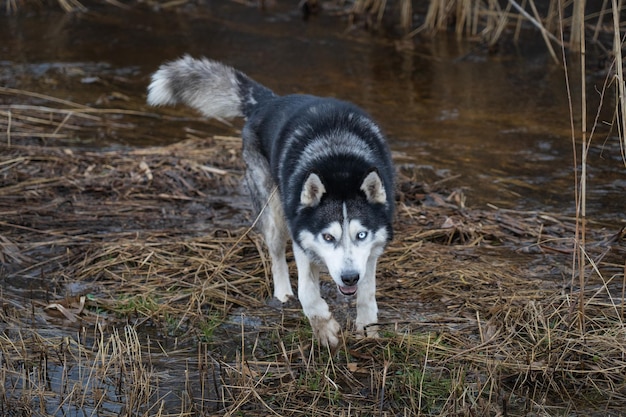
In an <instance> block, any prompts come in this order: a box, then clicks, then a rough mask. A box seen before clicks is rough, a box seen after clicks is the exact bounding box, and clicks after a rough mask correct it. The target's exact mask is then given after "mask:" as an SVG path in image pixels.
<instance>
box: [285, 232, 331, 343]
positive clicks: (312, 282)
mask: <svg viewBox="0 0 626 417" xmlns="http://www.w3.org/2000/svg"><path fill="white" fill-rule="evenodd" d="M293 254H294V257H295V260H296V265H297V266H298V298H299V299H300V304H302V310H303V311H304V315H305V316H307V318H308V319H309V322H310V323H311V328H312V329H313V334H314V335H315V337H316V338H317V340H319V341H320V343H321V344H322V345H324V346H328V347H329V348H331V349H335V348H336V347H337V345H339V331H340V330H341V326H339V323H337V321H336V320H335V319H334V318H333V316H332V314H331V313H330V309H329V308H328V304H327V303H326V301H324V299H323V298H322V296H321V294H320V282H319V266H317V265H316V264H314V263H313V262H311V261H310V259H309V257H308V256H307V255H306V253H305V252H304V251H303V250H302V249H301V248H300V247H299V246H298V245H297V244H296V243H294V245H293Z"/></svg>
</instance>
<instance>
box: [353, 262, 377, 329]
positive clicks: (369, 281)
mask: <svg viewBox="0 0 626 417" xmlns="http://www.w3.org/2000/svg"><path fill="white" fill-rule="evenodd" d="M376 261H377V258H370V259H369V260H368V262H367V269H366V271H365V276H364V277H363V279H362V281H361V282H360V283H359V290H358V291H357V293H356V331H357V334H359V335H361V336H365V335H367V337H378V326H373V324H375V323H376V322H377V321H378V305H377V304H376ZM366 326H367V327H366Z"/></svg>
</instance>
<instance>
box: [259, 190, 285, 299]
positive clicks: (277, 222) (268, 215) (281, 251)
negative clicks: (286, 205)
mask: <svg viewBox="0 0 626 417" xmlns="http://www.w3.org/2000/svg"><path fill="white" fill-rule="evenodd" d="M260 220H261V231H262V233H263V238H264V239H265V244H266V245H267V248H268V250H269V252H270V257H271V258H272V278H273V281H274V297H276V298H278V299H279V300H280V301H282V302H283V303H284V302H286V301H288V300H289V298H292V297H293V289H292V288H291V282H290V281H289V268H288V267H287V259H286V257H285V250H286V248H287V239H288V236H289V233H288V230H287V225H286V224H285V217H284V215H283V207H282V206H281V203H280V198H279V195H278V191H275V192H273V193H271V195H270V197H269V202H268V204H267V206H266V207H265V210H264V211H263V213H261V218H260Z"/></svg>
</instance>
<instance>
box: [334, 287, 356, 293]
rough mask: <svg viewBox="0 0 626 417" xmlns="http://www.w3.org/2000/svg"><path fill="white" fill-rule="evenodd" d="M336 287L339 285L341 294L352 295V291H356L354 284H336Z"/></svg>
mask: <svg viewBox="0 0 626 417" xmlns="http://www.w3.org/2000/svg"><path fill="white" fill-rule="evenodd" d="M337 287H339V291H340V292H341V293H342V294H343V295H354V293H356V288H357V286H356V285H353V286H351V287H342V286H341V285H338V286H337Z"/></svg>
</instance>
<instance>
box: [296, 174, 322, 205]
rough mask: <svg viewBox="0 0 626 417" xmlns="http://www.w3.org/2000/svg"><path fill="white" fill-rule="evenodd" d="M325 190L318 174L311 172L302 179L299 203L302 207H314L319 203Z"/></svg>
mask: <svg viewBox="0 0 626 417" xmlns="http://www.w3.org/2000/svg"><path fill="white" fill-rule="evenodd" d="M325 192H326V187H324V184H323V183H322V180H321V179H320V177H319V175H317V174H316V173H314V172H312V173H310V174H309V176H308V177H307V179H306V181H304V185H303V186H302V192H301V193H300V203H301V204H302V205H303V206H304V207H315V206H317V205H318V204H319V203H320V200H321V199H322V196H323V195H324V193H325Z"/></svg>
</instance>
